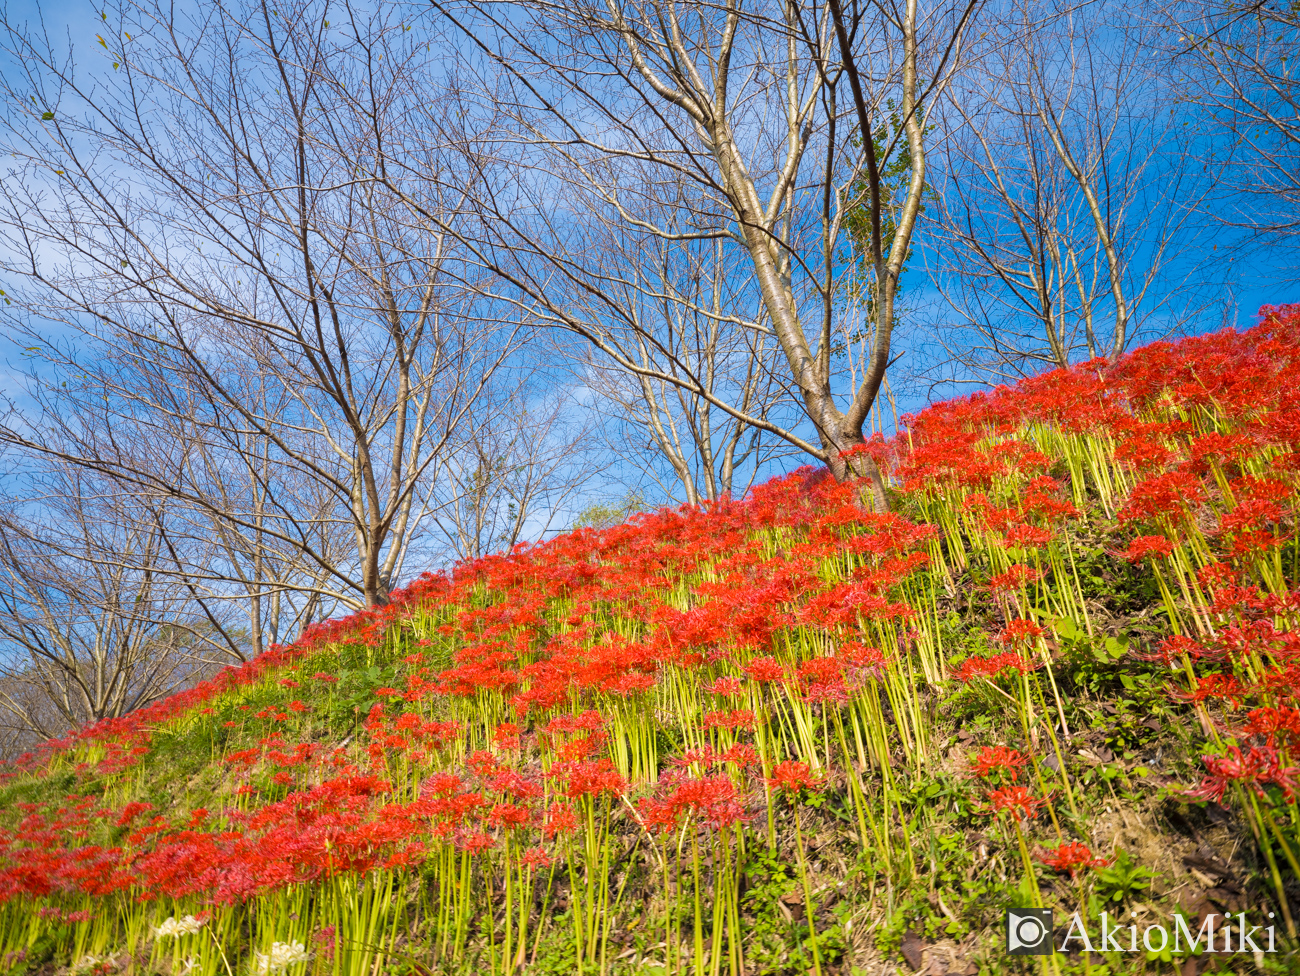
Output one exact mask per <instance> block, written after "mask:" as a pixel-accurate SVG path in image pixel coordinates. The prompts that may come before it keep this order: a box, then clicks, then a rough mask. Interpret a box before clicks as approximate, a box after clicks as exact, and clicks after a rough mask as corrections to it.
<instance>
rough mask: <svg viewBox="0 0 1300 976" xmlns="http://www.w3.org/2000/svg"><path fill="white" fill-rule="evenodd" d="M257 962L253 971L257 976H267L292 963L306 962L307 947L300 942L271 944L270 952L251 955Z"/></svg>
mask: <svg viewBox="0 0 1300 976" xmlns="http://www.w3.org/2000/svg"><path fill="white" fill-rule="evenodd" d="M253 955H255V956H256V957H257V960H256V961H255V962H254V963H253V971H254V972H255V973H257V974H258V976H269V974H270V973H276V972H279V971H280V970H281V969H284V968H286V967H288V966H292V965H293V964H294V963H298V962H306V961H307V947H306V946H305V945H303V944H302V943H301V942H272V943H271V951H270V952H255V953H253Z"/></svg>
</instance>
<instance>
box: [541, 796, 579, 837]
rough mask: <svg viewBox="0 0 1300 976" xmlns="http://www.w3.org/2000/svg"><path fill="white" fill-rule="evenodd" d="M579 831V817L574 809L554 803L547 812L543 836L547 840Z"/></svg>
mask: <svg viewBox="0 0 1300 976" xmlns="http://www.w3.org/2000/svg"><path fill="white" fill-rule="evenodd" d="M577 829H578V815H577V813H575V812H574V809H573V807H571V806H569V805H567V804H564V803H553V804H551V806H550V808H549V809H548V810H547V811H546V822H545V824H544V825H543V827H542V836H543V837H545V838H546V839H547V840H550V839H551V838H553V837H555V836H556V835H558V834H571V833H573V832H574V831H575V830H577Z"/></svg>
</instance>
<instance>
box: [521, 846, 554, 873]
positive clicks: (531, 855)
mask: <svg viewBox="0 0 1300 976" xmlns="http://www.w3.org/2000/svg"><path fill="white" fill-rule="evenodd" d="M520 860H521V861H523V863H524V864H526V865H528V866H529V867H530V868H533V869H534V870H541V869H543V868H549V867H550V866H551V864H552V863H554V860H555V859H554V858H553V857H551V855H550V853H549V852H548V851H547V850H546V849H545V848H544V847H530V848H528V850H526V851H524V853H523V857H521V858H520Z"/></svg>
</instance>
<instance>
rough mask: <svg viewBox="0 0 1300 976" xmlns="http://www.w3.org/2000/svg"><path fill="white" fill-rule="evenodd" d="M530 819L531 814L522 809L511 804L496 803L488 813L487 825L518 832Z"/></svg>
mask: <svg viewBox="0 0 1300 976" xmlns="http://www.w3.org/2000/svg"><path fill="white" fill-rule="evenodd" d="M531 817H532V814H531V813H530V812H529V811H528V810H527V809H525V808H524V807H521V806H516V805H515V804H513V803H498V804H496V805H495V806H493V807H492V809H491V810H490V811H489V812H488V815H487V824H488V826H490V827H500V828H503V829H505V830H518V829H519V828H520V827H523V826H525V825H526V824H527V823H528V821H529V820H530V819H531Z"/></svg>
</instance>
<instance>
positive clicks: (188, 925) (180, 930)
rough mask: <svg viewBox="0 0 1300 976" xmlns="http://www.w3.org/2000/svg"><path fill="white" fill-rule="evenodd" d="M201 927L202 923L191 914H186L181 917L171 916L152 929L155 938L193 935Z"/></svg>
mask: <svg viewBox="0 0 1300 976" xmlns="http://www.w3.org/2000/svg"><path fill="white" fill-rule="evenodd" d="M201 928H203V923H202V922H200V921H199V920H198V919H197V918H195V917H194V916H193V915H186V916H185V917H184V918H182V919H177V918H175V917H174V916H173V917H171V918H168V919H167V921H165V922H163V923H162V925H159V926H158V927H157V928H155V929H154V930H153V937H154V938H155V939H166V938H169V937H170V938H180V937H181V936H182V935H193V934H194V933H195V932H197V931H198V930H199V929H201Z"/></svg>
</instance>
